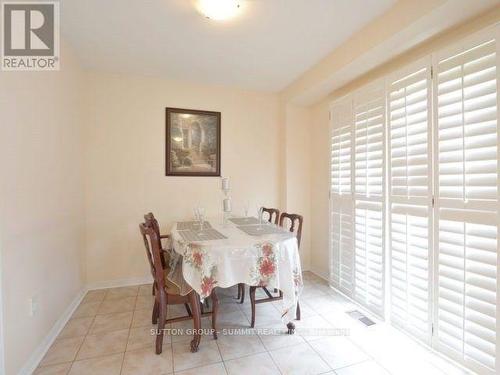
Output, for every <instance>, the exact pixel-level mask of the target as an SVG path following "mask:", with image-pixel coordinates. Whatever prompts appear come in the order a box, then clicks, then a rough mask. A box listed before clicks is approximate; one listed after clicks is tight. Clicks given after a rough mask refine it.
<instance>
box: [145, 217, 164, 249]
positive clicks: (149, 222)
mask: <svg viewBox="0 0 500 375" xmlns="http://www.w3.org/2000/svg"><path fill="white" fill-rule="evenodd" d="M144 221H145V224H146V226H147V227H150V228H152V229H153V230H154V231H155V232H156V236H157V237H158V244H159V245H160V249H161V238H160V224H158V220H156V218H155V216H154V215H153V213H152V212H149V213H147V214H146V215H144Z"/></svg>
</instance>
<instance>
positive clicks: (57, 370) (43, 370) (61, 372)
mask: <svg viewBox="0 0 500 375" xmlns="http://www.w3.org/2000/svg"><path fill="white" fill-rule="evenodd" d="M70 368H71V362H68V363H61V364H59V365H52V366H45V367H38V368H37V369H36V370H35V371H34V372H33V375H66V374H67V373H68V371H69V369H70Z"/></svg>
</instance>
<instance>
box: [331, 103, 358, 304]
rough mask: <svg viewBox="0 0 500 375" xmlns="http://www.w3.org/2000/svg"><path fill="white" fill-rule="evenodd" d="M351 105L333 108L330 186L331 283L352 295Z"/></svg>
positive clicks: (345, 104) (339, 104) (338, 104)
mask: <svg viewBox="0 0 500 375" xmlns="http://www.w3.org/2000/svg"><path fill="white" fill-rule="evenodd" d="M351 107H352V105H351V101H350V100H344V101H343V102H340V103H337V104H336V105H335V106H333V107H332V108H331V111H330V116H331V120H332V138H331V163H330V166H331V184H330V197H331V199H330V205H331V208H330V215H331V218H330V225H331V228H330V233H331V267H330V281H331V283H332V285H333V286H334V287H336V288H337V289H339V290H340V291H342V292H343V293H345V294H346V295H349V296H351V295H352V290H353V285H352V283H353V274H354V271H353V249H352V244H353V238H352V183H351V178H352V174H351V170H352V159H351V152H352V150H351V142H352V108H351Z"/></svg>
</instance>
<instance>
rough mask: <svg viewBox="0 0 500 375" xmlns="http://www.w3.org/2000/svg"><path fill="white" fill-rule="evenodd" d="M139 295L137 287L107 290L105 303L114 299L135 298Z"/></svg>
mask: <svg viewBox="0 0 500 375" xmlns="http://www.w3.org/2000/svg"><path fill="white" fill-rule="evenodd" d="M138 294H139V286H124V287H120V288H110V289H107V294H106V297H105V298H104V300H105V301H107V300H110V299H116V298H127V297H137V295H138Z"/></svg>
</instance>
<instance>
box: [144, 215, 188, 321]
mask: <svg viewBox="0 0 500 375" xmlns="http://www.w3.org/2000/svg"><path fill="white" fill-rule="evenodd" d="M144 221H145V223H146V226H148V227H151V228H152V229H153V230H154V231H155V233H156V237H157V238H158V240H159V241H158V246H159V247H160V250H161V261H162V266H163V269H166V268H167V265H168V262H169V257H168V252H169V251H171V243H170V235H168V234H164V235H162V234H160V224H158V220H156V218H155V216H154V215H153V213H152V212H149V213H147V214H146V215H144ZM161 240H168V241H166V246H165V245H164V243H163V242H162V241H161ZM154 283H155V282H154V281H153V288H152V289H153V290H152V292H151V293H152V294H153V296H154V295H155V285H154ZM184 306H185V307H186V311H187V313H188V314H189V315H190V314H191V310H190V308H189V304H188V303H185V304H184ZM153 320H154V318H153ZM153 324H156V322H154V321H153Z"/></svg>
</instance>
